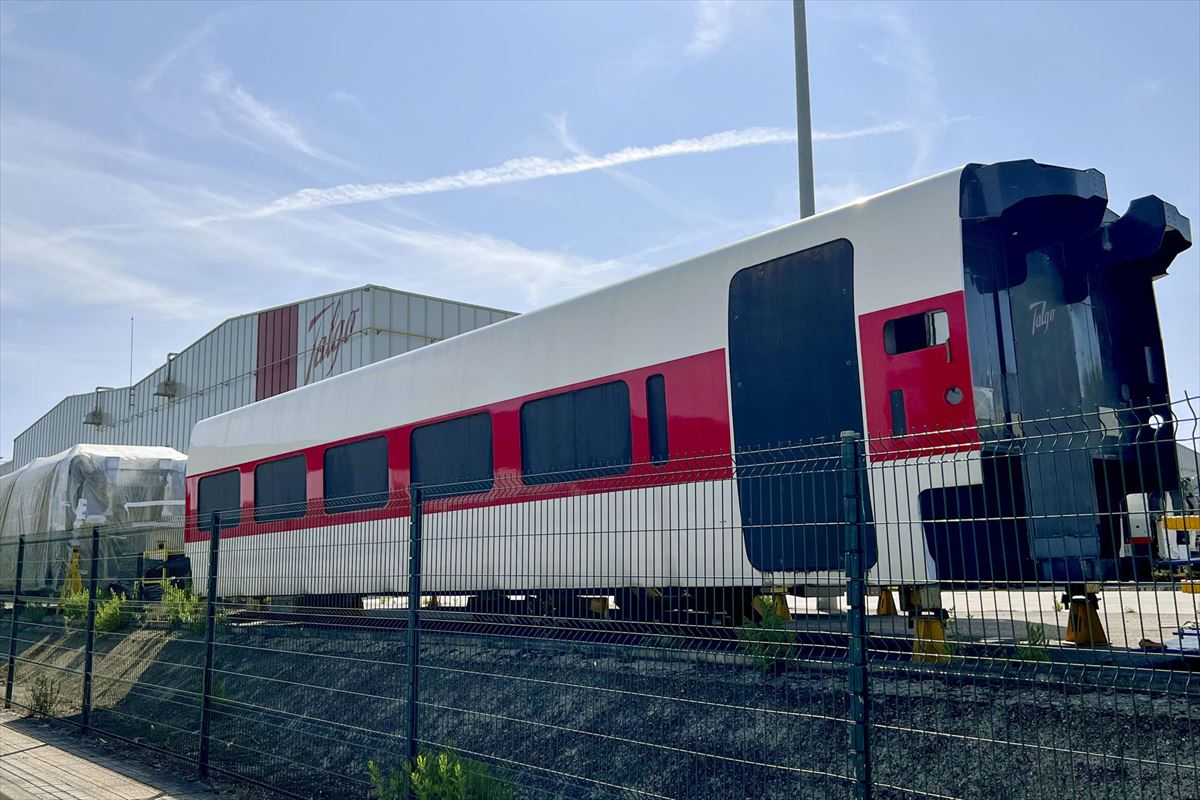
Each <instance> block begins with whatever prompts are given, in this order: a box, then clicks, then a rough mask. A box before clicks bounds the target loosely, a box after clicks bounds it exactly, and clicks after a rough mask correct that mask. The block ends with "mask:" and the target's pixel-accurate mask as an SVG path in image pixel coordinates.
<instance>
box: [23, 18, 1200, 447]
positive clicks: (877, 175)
mask: <svg viewBox="0 0 1200 800" xmlns="http://www.w3.org/2000/svg"><path fill="white" fill-rule="evenodd" d="M808 15H809V39H810V59H811V71H812V102H813V126H814V128H815V130H816V131H817V143H816V146H815V162H816V176H817V207H818V210H820V209H827V208H831V207H833V206H835V205H838V204H841V203H844V202H847V201H850V200H853V199H855V198H857V197H860V196H862V195H866V194H870V193H874V192H877V191H881V190H884V189H887V188H890V187H892V186H895V185H898V184H901V183H904V182H906V181H909V180H911V179H913V178H917V177H922V176H925V175H928V174H931V173H934V172H937V171H940V170H943V169H946V168H949V167H953V166H956V165H959V164H962V163H965V162H968V161H980V162H990V161H998V160H1004V159H1013V158H1036V159H1037V160H1039V161H1044V162H1049V163H1058V164H1064V165H1067V166H1075V167H1097V168H1099V169H1101V170H1102V171H1103V172H1105V174H1106V175H1107V176H1108V186H1109V193H1110V197H1111V204H1112V205H1113V207H1115V208H1117V209H1118V210H1124V208H1125V206H1126V204H1127V203H1128V201H1129V200H1131V199H1132V198H1135V197H1139V196H1141V195H1145V194H1151V193H1154V194H1158V195H1160V196H1161V197H1163V198H1164V199H1166V200H1168V201H1170V202H1173V203H1175V204H1176V205H1177V206H1178V207H1179V208H1180V210H1181V211H1182V212H1183V213H1184V214H1186V215H1187V216H1189V217H1190V218H1191V219H1192V220H1193V221H1194V222H1196V221H1197V220H1198V218H1200V89H1198V80H1200V55H1198V54H1197V47H1196V34H1197V31H1198V30H1200V4H1198V3H1189V2H1168V3H1153V2H1140V3H1116V2H1110V3H1087V4H1084V3H1061V4H1055V3H987V2H969V3H967V2H964V3H957V4H950V3H888V4H867V3H862V4H857V3H825V2H817V0H811V1H810V3H809V12H808ZM791 37H792V29H791V5H790V3H787V2H736V3H729V2H669V3H646V4H635V3H594V4H589V3H565V2H564V3H548V2H542V3H529V4H524V3H512V4H508V3H499V2H493V3H480V4H470V3H445V4H432V3H431V4H422V3H415V2H413V3H396V4H383V3H363V4H350V3H338V4H328V5H322V4H316V3H305V4H282V3H270V4H258V5H238V4H220V3H184V2H173V3H159V4H150V3H101V2H88V3H79V4H75V3H58V4H50V3H37V2H20V1H19V0H5V2H4V3H3V4H2V5H0V454H4V455H8V454H9V453H11V441H12V438H13V437H14V436H15V435H16V434H17V433H19V432H20V431H21V430H23V429H24V428H25V427H26V426H27V425H29V424H30V423H32V422H33V421H34V420H35V419H37V417H39V416H40V415H41V414H42V413H44V412H45V411H46V410H47V409H48V408H49V407H50V406H51V405H53V404H54V403H55V402H57V401H58V400H59V399H60V398H61V397H62V396H64V395H66V394H68V393H73V392H81V391H88V390H90V389H92V388H93V387H94V386H97V385H119V384H123V383H124V379H125V377H126V376H127V373H128V366H129V365H128V358H129V355H128V346H129V340H128V320H129V316H130V314H131V313H132V314H134V315H136V318H137V338H136V342H135V345H136V347H135V358H134V372H135V375H137V376H141V375H142V374H145V373H146V372H148V371H149V370H150V369H152V368H153V367H155V366H156V365H158V364H160V363H161V362H162V361H163V359H164V357H165V354H166V353H167V352H168V351H174V350H179V349H181V348H182V347H184V346H186V345H187V344H188V343H190V342H191V341H193V340H194V339H195V338H196V337H198V336H200V335H201V334H203V333H204V332H205V331H207V330H208V329H209V328H211V327H212V326H214V325H215V324H217V323H218V322H219V321H220V320H221V319H223V318H224V317H227V316H230V315H234V314H239V313H244V312H247V311H252V310H255V309H258V308H262V307H267V306H271V305H276V304H280V303H285V302H288V301H292V300H296V299H300V298H303V297H306V296H310V295H315V294H319V293H323V292H327V291H333V290H336V289H341V288H346V287H350V286H354V285H359V284H363V283H381V284H385V285H389V286H395V287H397V288H401V289H408V290H412V291H417V292H423V293H428V294H434V295H444V296H448V297H453V298H456V299H461V300H465V301H471V302H477V303H482V304H486V305H492V306H499V307H503V308H512V309H516V310H527V309H529V308H532V307H536V306H538V305H541V304H544V303H546V302H549V301H553V300H556V299H560V298H563V297H567V296H570V295H572V294H576V293H578V292H580V291H583V290H586V289H589V288H592V287H595V286H598V285H602V284H604V283H608V282H611V281H613V280H616V279H619V278H621V277H624V276H628V275H631V274H635V273H637V272H639V271H642V270H646V269H650V268H653V267H657V266H660V265H663V264H666V263H670V262H672V261H676V260H679V259H682V258H686V257H688V256H691V255H695V254H698V253H702V252H705V251H707V250H710V249H713V248H715V247H717V246H720V245H722V244H726V243H728V242H731V241H734V240H736V239H738V238H741V237H744V236H747V235H750V234H753V233H756V232H759V231H761V230H764V229H767V228H769V227H772V226H775V225H778V224H781V223H784V222H788V221H790V220H792V219H795V218H796V216H797V201H796V187H797V179H796V154H795V147H794V145H792V144H791V143H790V142H789V140H790V137H791V136H792V135H794V126H795V95H794V86H793V65H792V38H791ZM630 148H643V149H640V150H632V149H630ZM589 156H590V157H591V158H589ZM519 159H524V160H519ZM529 159H535V160H529ZM571 159H574V160H573V161H572V160H571ZM347 187H350V188H347ZM364 187H365V188H364ZM347 200H354V201H355V202H353V203H347V202H346V201H347ZM1198 262H1200V259H1198V257H1197V250H1196V249H1193V250H1190V251H1188V252H1187V253H1185V254H1184V255H1183V256H1181V257H1180V258H1179V259H1177V260H1176V263H1175V265H1174V266H1173V267H1172V269H1171V274H1170V275H1169V276H1168V277H1167V278H1165V279H1163V280H1162V281H1161V282H1160V283H1159V284H1158V297H1159V304H1160V312H1161V315H1162V317H1163V320H1164V334H1165V337H1166V340H1167V355H1168V364H1169V369H1170V370H1171V375H1172V382H1173V386H1174V389H1175V394H1177V395H1181V394H1182V392H1183V390H1185V389H1186V390H1188V391H1189V392H1191V393H1192V394H1193V395H1195V394H1197V393H1198V391H1200V326H1198V325H1197V309H1198V308H1200V263H1198Z"/></svg>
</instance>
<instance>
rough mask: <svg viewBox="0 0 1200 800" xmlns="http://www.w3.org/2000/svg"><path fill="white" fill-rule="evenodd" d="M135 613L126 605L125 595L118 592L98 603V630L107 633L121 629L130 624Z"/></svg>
mask: <svg viewBox="0 0 1200 800" xmlns="http://www.w3.org/2000/svg"><path fill="white" fill-rule="evenodd" d="M132 619H133V614H132V613H130V611H129V609H128V608H126V605H125V595H123V594H121V593H120V592H117V593H115V594H112V595H110V596H109V597H108V598H107V599H106V600H99V601H97V603H96V630H98V631H104V632H105V633H113V632H114V631H119V630H121V629H122V628H124V627H125V626H126V625H128V624H129V621H130V620H132Z"/></svg>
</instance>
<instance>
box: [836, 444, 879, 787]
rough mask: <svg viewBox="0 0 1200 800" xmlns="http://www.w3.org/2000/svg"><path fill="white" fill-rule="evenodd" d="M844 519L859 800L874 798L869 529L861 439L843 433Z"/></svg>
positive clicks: (849, 667) (849, 678)
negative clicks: (866, 557) (867, 566)
mask: <svg viewBox="0 0 1200 800" xmlns="http://www.w3.org/2000/svg"><path fill="white" fill-rule="evenodd" d="M840 469H841V473H842V516H843V519H844V520H845V530H846V541H845V551H846V599H847V601H848V605H849V608H850V613H849V614H847V615H846V624H847V633H848V634H849V636H848V642H847V649H846V688H847V690H848V691H849V694H850V715H851V717H852V718H853V722H854V727H853V729H852V732H851V742H852V758H853V763H854V797H855V798H858V799H859V800H870V798H871V793H872V792H871V697H870V694H869V691H868V688H869V687H868V680H867V582H866V569H865V565H864V563H863V554H864V551H865V547H864V539H865V538H866V526H865V525H864V524H863V521H862V470H863V461H862V439H861V438H860V437H859V435H858V434H857V433H855V432H854V431H843V432H842V452H841V463H840Z"/></svg>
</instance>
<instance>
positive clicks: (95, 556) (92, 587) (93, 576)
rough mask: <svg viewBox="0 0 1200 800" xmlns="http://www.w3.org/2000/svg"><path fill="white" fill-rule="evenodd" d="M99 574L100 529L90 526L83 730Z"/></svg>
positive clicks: (88, 713)
mask: <svg viewBox="0 0 1200 800" xmlns="http://www.w3.org/2000/svg"><path fill="white" fill-rule="evenodd" d="M99 575H100V529H99V528H92V557H91V562H90V565H89V566H88V608H87V649H85V650H84V651H83V713H82V714H81V715H80V716H81V717H82V722H83V732H84V733H87V731H88V729H89V728H90V727H91V724H92V665H93V663H94V661H95V657H96V581H97V579H98V578H99Z"/></svg>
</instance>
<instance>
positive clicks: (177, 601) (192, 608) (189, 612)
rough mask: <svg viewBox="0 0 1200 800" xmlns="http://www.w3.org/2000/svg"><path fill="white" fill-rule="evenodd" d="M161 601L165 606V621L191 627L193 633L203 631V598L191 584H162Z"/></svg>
mask: <svg viewBox="0 0 1200 800" xmlns="http://www.w3.org/2000/svg"><path fill="white" fill-rule="evenodd" d="M163 602H164V603H165V604H166V606H167V621H168V622H169V623H170V624H171V625H173V626H174V625H178V626H180V627H186V628H191V630H192V632H193V633H202V632H203V631H204V613H205V606H204V599H203V598H202V597H199V596H198V595H197V594H196V591H195V589H193V588H192V587H191V586H176V585H175V584H173V583H171V582H169V581H168V582H166V583H164V584H163Z"/></svg>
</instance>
